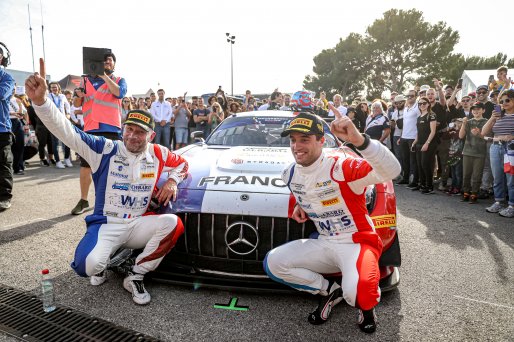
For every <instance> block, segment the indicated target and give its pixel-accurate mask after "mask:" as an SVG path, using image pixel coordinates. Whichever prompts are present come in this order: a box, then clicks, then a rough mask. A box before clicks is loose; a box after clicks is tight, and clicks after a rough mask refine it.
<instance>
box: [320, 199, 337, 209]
mask: <svg viewBox="0 0 514 342" xmlns="http://www.w3.org/2000/svg"><path fill="white" fill-rule="evenodd" d="M339 203H340V201H339V198H337V197H334V198H330V199H327V200H324V201H321V204H323V206H324V207H330V206H333V205H336V204H339Z"/></svg>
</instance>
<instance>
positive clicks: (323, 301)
mask: <svg viewBox="0 0 514 342" xmlns="http://www.w3.org/2000/svg"><path fill="white" fill-rule="evenodd" d="M325 292H328V293H327V294H326V295H319V297H320V298H319V303H318V307H317V308H316V310H315V311H313V312H311V313H310V314H309V318H308V319H309V323H310V324H314V325H319V324H323V323H325V322H326V321H327V320H328V316H330V311H332V308H333V307H334V306H336V305H337V304H339V303H340V302H341V301H342V300H343V291H342V290H341V286H339V284H338V283H336V282H335V281H334V280H330V281H329V283H328V289H327V291H325Z"/></svg>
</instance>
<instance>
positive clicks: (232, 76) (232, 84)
mask: <svg viewBox="0 0 514 342" xmlns="http://www.w3.org/2000/svg"><path fill="white" fill-rule="evenodd" d="M233 45H234V43H233V42H231V43H230V93H231V95H232V96H234V62H233V61H234V59H233V56H232V46H233Z"/></svg>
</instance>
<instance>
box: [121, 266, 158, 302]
mask: <svg viewBox="0 0 514 342" xmlns="http://www.w3.org/2000/svg"><path fill="white" fill-rule="evenodd" d="M143 278H144V275H143V274H139V273H134V272H132V271H131V272H128V276H127V277H126V278H125V279H123V287H124V288H125V290H127V291H128V292H130V293H132V300H133V301H134V302H135V303H136V304H139V305H145V304H148V303H150V300H151V299H152V298H151V296H150V294H149V293H148V292H147V291H146V289H145V285H144V284H143Z"/></svg>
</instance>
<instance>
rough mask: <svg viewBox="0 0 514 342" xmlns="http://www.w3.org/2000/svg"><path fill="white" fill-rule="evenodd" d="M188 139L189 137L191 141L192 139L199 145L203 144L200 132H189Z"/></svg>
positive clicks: (203, 140)
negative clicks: (199, 143)
mask: <svg viewBox="0 0 514 342" xmlns="http://www.w3.org/2000/svg"><path fill="white" fill-rule="evenodd" d="M190 137H191V139H194V140H195V142H201V143H204V142H205V139H204V136H203V132H202V131H193V132H191V134H190Z"/></svg>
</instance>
